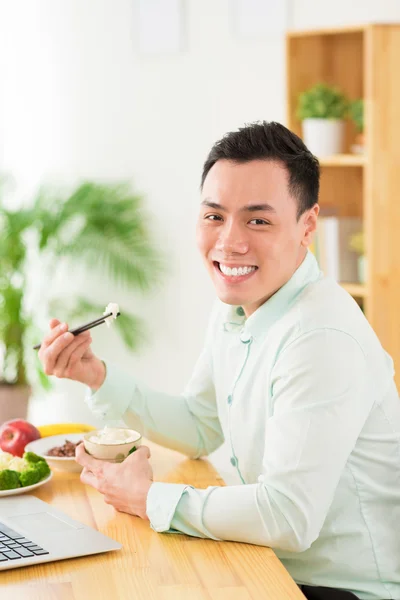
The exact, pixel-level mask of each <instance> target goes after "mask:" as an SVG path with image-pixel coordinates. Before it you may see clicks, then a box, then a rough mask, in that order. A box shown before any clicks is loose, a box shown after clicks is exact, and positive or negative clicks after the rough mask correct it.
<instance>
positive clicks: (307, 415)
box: [87, 252, 400, 600]
mask: <svg viewBox="0 0 400 600" xmlns="http://www.w3.org/2000/svg"><path fill="white" fill-rule="evenodd" d="M399 335H400V333H399ZM166 360H168V357H166ZM107 370H108V373H107V378H106V381H105V383H104V384H103V386H102V387H101V388H100V390H99V391H98V392H97V393H96V394H94V395H90V394H89V395H88V397H87V402H88V404H89V406H90V407H91V409H92V410H93V412H94V413H95V414H96V415H97V416H100V417H101V418H103V419H105V420H107V421H109V420H118V419H123V420H124V421H125V423H126V424H127V425H128V426H129V427H133V428H135V429H137V430H139V431H141V432H143V434H144V435H145V436H146V437H147V438H149V439H151V440H154V441H155V442H158V443H160V444H163V445H165V446H168V447H171V448H174V449H176V450H179V451H181V452H184V453H185V454H187V455H189V456H191V457H194V458H197V457H200V456H204V455H207V454H209V453H211V452H212V451H213V450H215V449H216V448H218V447H219V446H220V445H221V444H222V442H223V441H224V440H226V441H227V443H228V445H229V447H230V453H231V458H230V460H231V463H232V465H233V466H234V468H235V469H236V470H237V473H238V475H239V477H240V479H241V481H242V484H241V485H232V486H226V487H222V488H220V487H210V488H208V489H206V490H201V489H194V488H193V487H191V486H188V485H179V484H168V483H153V484H152V486H151V488H150V492H149V495H148V501H147V514H148V517H149V519H150V522H151V526H152V527H153V528H154V529H155V530H156V531H159V532H164V531H165V532H167V531H179V532H184V533H188V534H189V535H193V536H199V537H209V538H212V539H215V540H236V541H241V542H249V543H252V544H260V545H265V546H270V547H271V548H273V549H274V550H275V552H276V554H277V556H278V557H279V558H280V559H281V561H282V562H283V564H284V565H285V567H286V568H287V570H288V571H289V573H290V574H291V575H292V577H293V578H294V580H295V581H296V582H297V583H304V584H309V585H321V586H331V587H337V588H342V589H346V590H348V591H352V592H353V593H355V594H356V595H357V596H358V597H359V598H362V599H364V600H377V599H382V598H391V599H400V400H399V397H398V393H397V390H396V387H395V384H394V380H393V363H392V360H391V358H390V357H389V356H388V354H386V353H385V351H384V350H383V349H382V346H381V345H380V343H379V341H378V339H377V337H376V335H375V334H374V332H373V330H372V328H371V327H370V325H369V324H368V322H367V320H366V319H365V317H364V315H363V313H362V312H361V310H360V309H359V307H358V306H357V304H356V302H355V301H354V300H353V299H352V298H351V297H350V296H349V295H348V294H347V293H346V292H345V291H344V290H343V289H342V288H341V287H340V286H339V285H338V284H337V283H336V282H334V281H333V280H331V279H328V278H325V277H323V275H322V273H321V271H320V270H319V268H318V265H317V262H316V260H315V258H314V256H313V255H312V254H311V253H310V252H309V253H308V254H307V256H306V258H305V260H304V261H303V263H302V264H301V265H300V267H299V268H298V269H297V271H296V272H295V274H294V275H293V277H292V278H291V279H290V280H289V281H288V282H287V283H286V284H285V285H284V286H283V287H282V288H281V289H280V290H279V291H278V292H277V293H276V294H274V296H272V297H271V298H270V299H269V300H268V301H267V302H266V303H265V304H263V305H262V306H261V307H260V308H259V309H258V310H257V311H256V312H255V313H253V314H252V315H251V316H250V317H249V318H248V319H247V320H246V318H245V316H244V313H243V310H242V309H241V307H232V306H228V305H225V304H223V303H221V302H219V301H218V302H217V303H216V306H215V309H214V311H213V313H212V315H211V319H210V324H209V328H208V332H207V335H206V340H205V346H204V350H203V352H202V354H201V356H200V358H199V360H198V363H197V365H196V367H195V370H194V373H193V376H192V379H191V381H190V382H189V384H188V386H187V388H186V390H185V391H184V392H183V394H182V395H180V396H176V397H175V396H170V395H166V394H163V393H159V392H155V391H152V390H150V389H149V388H147V387H146V386H145V385H142V384H141V383H138V381H137V380H136V379H134V378H133V377H132V376H130V375H128V374H126V373H123V372H121V371H120V370H119V369H118V368H117V367H114V366H112V365H108V369H107Z"/></svg>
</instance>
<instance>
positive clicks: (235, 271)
mask: <svg viewBox="0 0 400 600" xmlns="http://www.w3.org/2000/svg"><path fill="white" fill-rule="evenodd" d="M219 268H220V269H221V271H222V273H223V274H224V275H228V277H238V276H240V275H249V274H250V273H252V272H253V271H255V270H256V268H257V267H233V268H231V267H226V266H225V265H223V264H222V263H219Z"/></svg>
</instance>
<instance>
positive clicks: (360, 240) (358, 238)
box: [349, 231, 367, 283]
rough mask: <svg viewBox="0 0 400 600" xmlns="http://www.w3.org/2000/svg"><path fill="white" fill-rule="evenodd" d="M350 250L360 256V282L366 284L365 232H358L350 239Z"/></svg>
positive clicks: (358, 261)
mask: <svg viewBox="0 0 400 600" xmlns="http://www.w3.org/2000/svg"><path fill="white" fill-rule="evenodd" d="M349 247H350V250H353V252H355V253H356V254H358V260H357V263H358V265H357V266H358V281H359V282H360V283H366V280H367V275H366V273H367V259H366V256H365V243H364V232H363V231H358V232H357V233H354V234H353V235H352V236H350V239H349Z"/></svg>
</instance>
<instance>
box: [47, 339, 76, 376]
mask: <svg viewBox="0 0 400 600" xmlns="http://www.w3.org/2000/svg"><path fill="white" fill-rule="evenodd" d="M57 329H58V328H57ZM74 339H75V338H74V336H73V334H72V333H69V332H67V333H63V334H62V335H59V337H57V338H56V339H55V340H54V342H53V343H52V344H51V346H50V347H47V348H44V349H42V348H41V349H40V352H41V355H40V356H39V358H40V360H41V361H42V363H43V366H44V372H45V373H46V375H53V374H54V368H55V365H56V362H57V360H58V358H59V356H60V354H61V352H62V351H63V350H64V348H66V347H67V346H69V345H70V344H71V343H72V342H73V341H74Z"/></svg>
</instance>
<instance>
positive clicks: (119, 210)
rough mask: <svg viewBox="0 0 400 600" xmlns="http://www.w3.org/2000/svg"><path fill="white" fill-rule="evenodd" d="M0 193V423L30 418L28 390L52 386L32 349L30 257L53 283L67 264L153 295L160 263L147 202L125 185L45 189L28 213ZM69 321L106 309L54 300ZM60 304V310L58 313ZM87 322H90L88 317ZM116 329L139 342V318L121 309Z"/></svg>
mask: <svg viewBox="0 0 400 600" xmlns="http://www.w3.org/2000/svg"><path fill="white" fill-rule="evenodd" d="M4 189H5V186H4V185H3V186H2V187H1V191H2V195H1V196H0V422H1V421H4V420H6V419H9V418H13V417H25V414H26V408H27V400H28V397H29V394H30V390H31V387H32V386H34V385H35V384H38V383H39V382H40V383H41V384H42V385H44V386H47V387H48V383H49V382H48V379H47V378H46V376H45V375H44V373H43V372H42V370H41V368H40V365H39V361H38V359H37V357H36V355H35V353H34V352H33V350H32V345H33V343H35V342H37V341H38V340H40V337H41V332H40V331H39V330H38V328H37V326H35V310H34V308H32V307H31V308H30V309H29V308H28V307H27V305H28V302H27V298H26V295H27V289H28V287H29V286H28V279H29V259H30V257H31V256H32V254H34V255H36V257H37V258H38V259H39V261H40V265H42V266H43V268H45V269H46V272H47V274H48V276H49V278H51V276H52V275H53V274H54V273H55V271H56V269H57V268H58V265H59V264H60V262H62V261H69V262H71V263H74V264H75V265H78V266H81V265H84V266H85V267H87V268H89V269H91V270H92V271H93V270H95V271H97V272H98V273H99V274H101V276H102V277H103V278H106V280H109V281H110V282H117V283H119V284H123V285H124V286H125V287H126V288H128V289H139V290H141V291H145V290H148V289H149V288H151V286H152V285H153V284H155V283H156V282H157V281H158V280H159V276H160V274H161V270H162V261H161V258H160V256H159V254H158V251H157V250H156V249H155V248H154V247H153V245H152V241H151V235H150V233H149V231H148V227H147V220H146V213H145V211H144V209H143V201H142V198H141V197H140V196H139V195H136V194H134V193H132V191H131V190H130V189H129V187H128V186H126V185H122V184H97V183H93V182H86V183H83V184H81V185H79V186H78V187H76V189H74V190H73V191H72V193H68V194H67V195H65V194H62V193H55V192H53V193H52V192H50V191H43V190H42V191H40V192H39V194H38V195H37V197H36V198H35V199H34V201H33V202H32V203H31V204H30V206H29V207H28V208H22V209H20V210H17V211H15V210H10V209H9V208H7V207H6V202H5V198H4ZM51 300H52V302H53V310H57V311H58V312H57V313H55V312H53V315H54V314H58V315H60V316H61V315H62V318H63V319H64V320H69V319H78V318H79V317H81V318H83V317H86V316H88V317H89V319H90V318H96V317H97V316H100V315H101V314H102V313H103V311H104V306H105V305H103V304H102V305H100V304H99V305H95V304H93V303H92V302H90V301H88V300H87V299H85V298H83V297H77V298H75V299H73V302H72V303H71V302H70V303H69V304H68V303H66V302H65V301H64V299H57V298H54V297H53V298H52V299H51ZM56 307H57V309H56ZM89 319H88V320H89ZM115 324H116V328H117V329H118V331H119V333H120V334H121V335H122V338H123V340H124V342H125V343H126V345H127V346H128V347H129V348H132V349H135V348H136V347H137V345H138V343H139V341H140V339H141V338H142V331H143V328H142V324H141V321H140V320H139V319H138V318H137V317H135V316H133V315H131V314H129V313H128V312H127V311H126V310H121V316H120V317H119V318H118V319H117V320H116V322H115Z"/></svg>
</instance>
